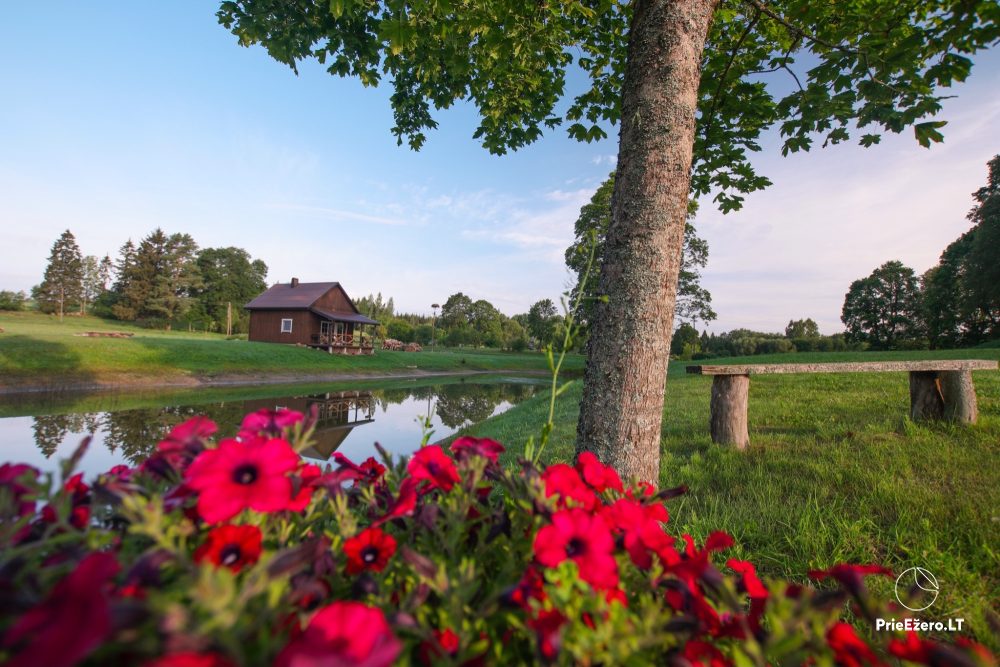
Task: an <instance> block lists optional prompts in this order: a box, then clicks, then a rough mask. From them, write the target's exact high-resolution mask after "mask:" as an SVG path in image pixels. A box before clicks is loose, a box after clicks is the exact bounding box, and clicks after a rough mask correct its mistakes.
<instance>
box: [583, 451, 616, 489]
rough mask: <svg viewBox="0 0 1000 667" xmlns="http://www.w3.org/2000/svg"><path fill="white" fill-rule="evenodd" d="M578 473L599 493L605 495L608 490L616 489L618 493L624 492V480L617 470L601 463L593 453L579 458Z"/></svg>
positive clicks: (584, 454)
mask: <svg viewBox="0 0 1000 667" xmlns="http://www.w3.org/2000/svg"><path fill="white" fill-rule="evenodd" d="M576 471H577V472H578V473H580V476H581V477H583V481H585V482H586V483H587V484H589V485H590V486H592V487H593V488H594V490H595V491H597V492H598V493H604V491H605V490H607V489H614V490H615V491H617V492H618V493H622V491H623V489H622V480H621V478H620V477H618V473H617V472H615V469H614V468H612V467H610V466H606V465H604V464H603V463H601V462H600V461H599V460H597V457H596V456H594V454H593V453H591V452H584V453H582V454H580V456H578V457H577V459H576Z"/></svg>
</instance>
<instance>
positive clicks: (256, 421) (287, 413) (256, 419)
mask: <svg viewBox="0 0 1000 667" xmlns="http://www.w3.org/2000/svg"><path fill="white" fill-rule="evenodd" d="M302 419H303V416H302V413H301V412H296V411H295V410H287V409H285V408H281V409H280V410H267V409H264V410H258V411H257V412H254V413H251V414H249V415H247V416H246V417H244V418H243V423H242V424H241V425H240V433H239V437H240V438H253V437H257V436H265V437H271V438H280V437H281V436H282V434H284V432H285V429H286V428H291V427H292V426H295V425H296V424H298V423H299V422H300V421H302Z"/></svg>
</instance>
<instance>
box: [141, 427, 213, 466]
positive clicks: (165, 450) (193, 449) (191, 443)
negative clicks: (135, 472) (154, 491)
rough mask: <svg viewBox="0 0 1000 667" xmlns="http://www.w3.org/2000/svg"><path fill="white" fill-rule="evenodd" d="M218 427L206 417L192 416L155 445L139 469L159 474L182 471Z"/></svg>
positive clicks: (201, 449)
mask: <svg viewBox="0 0 1000 667" xmlns="http://www.w3.org/2000/svg"><path fill="white" fill-rule="evenodd" d="M218 429H219V427H218V426H216V425H215V422H213V421H212V420H211V419H208V418H207V417H193V418H191V419H188V420H187V421H186V422H184V423H183V424H178V425H177V426H175V427H173V428H172V429H171V430H170V433H168V434H167V437H166V438H164V439H163V440H161V441H160V443H159V444H158V445H156V452H155V453H154V454H153V455H152V456H150V457H149V458H148V459H146V460H145V461H144V462H143V463H142V466H141V470H144V471H148V472H152V473H155V474H158V475H160V476H168V475H170V474H173V473H183V472H184V470H185V469H186V468H187V467H188V465H190V464H191V461H193V460H194V458H195V457H196V456H198V455H199V454H201V453H202V452H203V451H204V450H205V445H206V443H207V442H208V439H209V438H211V437H212V435H214V434H215V432H216V431H217V430H218Z"/></svg>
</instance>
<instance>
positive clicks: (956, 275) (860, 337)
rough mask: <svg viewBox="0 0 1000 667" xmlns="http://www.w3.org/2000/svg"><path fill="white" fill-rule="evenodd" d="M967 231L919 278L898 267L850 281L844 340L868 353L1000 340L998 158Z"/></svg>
mask: <svg viewBox="0 0 1000 667" xmlns="http://www.w3.org/2000/svg"><path fill="white" fill-rule="evenodd" d="M972 196H973V197H974V198H975V200H976V202H977V203H976V205H975V207H974V208H973V209H972V210H971V211H970V212H969V214H968V216H967V217H968V219H969V220H970V221H971V222H972V223H973V226H972V228H971V229H970V230H969V231H967V232H965V233H964V234H962V235H961V236H960V237H958V239H956V240H955V241H954V242H953V243H951V244H950V245H949V246H948V247H947V248H945V249H944V252H943V253H941V258H940V261H939V262H938V264H937V266H935V267H933V268H931V269H930V270H928V271H927V272H926V273H924V274H923V276H920V277H919V278H918V277H917V275H916V273H915V272H914V271H913V269H911V268H910V267H908V266H905V265H904V264H903V263H902V262H899V261H890V262H886V263H885V264H883V265H882V266H880V267H878V268H877V269H875V270H874V271H873V272H872V273H871V274H870V275H869V276H867V277H865V278H861V279H859V280H855V281H854V282H853V283H851V287H850V290H849V291H848V293H847V295H846V297H845V298H844V308H843V313H842V315H841V320H843V322H844V325H845V326H846V328H847V340H848V341H850V342H854V343H861V344H864V345H866V346H868V347H871V348H873V349H883V350H889V349H913V348H926V347H931V348H954V347H971V346H975V345H980V344H984V343H987V342H989V341H993V340H996V339H998V338H1000V155H997V156H995V157H994V158H993V159H992V160H990V162H989V178H988V182H987V184H986V185H985V186H984V187H982V188H980V189H979V190H977V191H976V192H974V193H973V195H972Z"/></svg>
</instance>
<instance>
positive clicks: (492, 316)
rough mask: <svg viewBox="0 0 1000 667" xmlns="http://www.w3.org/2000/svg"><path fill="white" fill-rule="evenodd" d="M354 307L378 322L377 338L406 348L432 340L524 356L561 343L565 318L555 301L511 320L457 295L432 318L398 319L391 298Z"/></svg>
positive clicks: (357, 302)
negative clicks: (392, 340)
mask: <svg viewBox="0 0 1000 667" xmlns="http://www.w3.org/2000/svg"><path fill="white" fill-rule="evenodd" d="M354 305H356V306H357V307H358V310H360V311H361V312H362V313H363V314H365V315H367V316H368V317H371V318H372V319H375V320H378V321H379V323H380V325H379V331H378V335H379V336H380V337H384V338H395V339H396V340H399V341H403V342H404V343H410V342H415V343H419V344H420V345H429V344H431V341H432V340H433V341H434V342H435V343H436V344H438V345H444V346H447V347H488V348H494V349H502V350H515V351H521V350H526V349H540V348H541V347H543V346H545V345H547V344H549V343H551V342H555V341H556V340H557V339H559V340H561V338H562V332H563V329H562V327H563V326H564V324H563V317H562V316H561V315H560V314H559V312H558V310H557V308H556V306H555V304H554V303H553V302H552V300H551V299H542V300H540V301H537V302H536V303H534V304H532V306H531V308H529V309H528V312H527V313H521V314H517V315H513V316H507V315H505V314H503V313H501V312H500V311H499V310H498V309H497V307H496V306H494V305H493V304H492V303H490V302H489V301H487V300H485V299H477V300H475V301H473V300H472V297H470V296H467V295H465V294H463V293H462V292H456V293H455V294H452V295H451V296H449V297H448V299H447V300H445V302H444V303H443V304H441V306H440V308H441V312H440V313H439V314H438V315H437V316H436V317H435V316H432V315H418V314H412V313H396V312H395V310H394V305H393V300H392V298H391V297H390V298H388V299H385V298H383V296H382V294H381V293H379V294H369V295H368V296H364V297H362V298H360V299H356V300H355V302H354Z"/></svg>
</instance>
